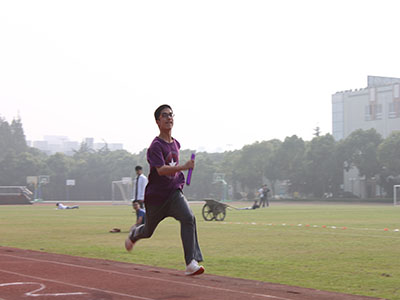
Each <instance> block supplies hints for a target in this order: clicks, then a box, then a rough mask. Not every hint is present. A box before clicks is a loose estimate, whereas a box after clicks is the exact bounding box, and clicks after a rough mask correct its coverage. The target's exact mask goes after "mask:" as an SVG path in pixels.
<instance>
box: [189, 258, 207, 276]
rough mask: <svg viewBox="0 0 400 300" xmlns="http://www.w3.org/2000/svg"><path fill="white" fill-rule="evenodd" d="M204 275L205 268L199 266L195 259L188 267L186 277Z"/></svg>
mask: <svg viewBox="0 0 400 300" xmlns="http://www.w3.org/2000/svg"><path fill="white" fill-rule="evenodd" d="M203 273H204V267H203V266H199V263H198V262H197V261H196V260H194V259H193V260H192V261H191V262H190V264H188V265H187V266H186V271H185V275H188V276H194V275H200V274H203Z"/></svg>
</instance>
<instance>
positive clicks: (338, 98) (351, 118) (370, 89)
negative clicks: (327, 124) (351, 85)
mask: <svg viewBox="0 0 400 300" xmlns="http://www.w3.org/2000/svg"><path fill="white" fill-rule="evenodd" d="M371 128H375V129H376V131H377V132H379V133H380V134H381V135H382V137H383V138H386V137H387V136H389V135H390V133H392V132H393V131H395V130H400V78H391V77H378V76H368V86H367V87H366V88H361V89H358V90H349V91H343V92H337V93H335V94H334V95H332V134H333V137H334V138H335V139H336V140H341V139H345V138H346V137H347V136H349V135H350V134H351V133H352V132H353V131H355V130H357V129H363V130H368V129H371ZM366 189H367V186H366V182H365V179H363V178H362V177H360V176H359V174H358V171H357V169H352V170H350V171H349V172H345V174H344V190H345V191H348V192H352V193H353V194H355V195H357V196H359V197H361V198H365V197H366V194H367V193H366V192H367V191H366ZM373 193H375V194H377V195H379V194H380V193H381V190H380V188H379V187H376V188H374V189H373Z"/></svg>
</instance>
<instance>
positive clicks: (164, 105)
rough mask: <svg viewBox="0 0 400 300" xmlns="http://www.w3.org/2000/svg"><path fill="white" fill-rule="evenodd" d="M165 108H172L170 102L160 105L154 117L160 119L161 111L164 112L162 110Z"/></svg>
mask: <svg viewBox="0 0 400 300" xmlns="http://www.w3.org/2000/svg"><path fill="white" fill-rule="evenodd" d="M165 108H169V109H170V110H172V108H171V106H169V105H168V104H163V105H160V106H159V107H158V108H157V109H156V111H155V112H154V118H156V121H157V120H158V119H160V115H161V112H162V110H163V109H165Z"/></svg>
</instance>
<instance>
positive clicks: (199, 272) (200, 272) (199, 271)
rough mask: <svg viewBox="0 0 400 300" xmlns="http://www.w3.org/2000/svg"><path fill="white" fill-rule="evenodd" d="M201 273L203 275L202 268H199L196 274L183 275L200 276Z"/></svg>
mask: <svg viewBox="0 0 400 300" xmlns="http://www.w3.org/2000/svg"><path fill="white" fill-rule="evenodd" d="M203 273H204V267H203V266H200V268H199V269H198V270H197V271H196V272H194V273H191V274H185V275H186V276H196V275H201V274H203Z"/></svg>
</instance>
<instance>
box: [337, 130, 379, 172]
mask: <svg viewBox="0 0 400 300" xmlns="http://www.w3.org/2000/svg"><path fill="white" fill-rule="evenodd" d="M382 141H383V139H382V136H381V135H380V134H379V133H378V132H377V131H376V130H375V129H373V128H372V129H369V130H362V129H359V130H356V131H354V132H352V133H351V134H350V135H349V136H348V137H347V138H346V139H345V140H344V142H343V143H342V144H341V147H340V151H342V153H343V158H344V160H345V169H346V170H349V169H350V168H351V167H356V168H357V169H358V171H359V173H360V176H365V177H366V178H368V179H370V178H372V177H373V176H375V175H376V174H379V172H380V169H381V167H380V164H379V161H378V156H377V152H378V147H379V145H380V144H381V143H382Z"/></svg>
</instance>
